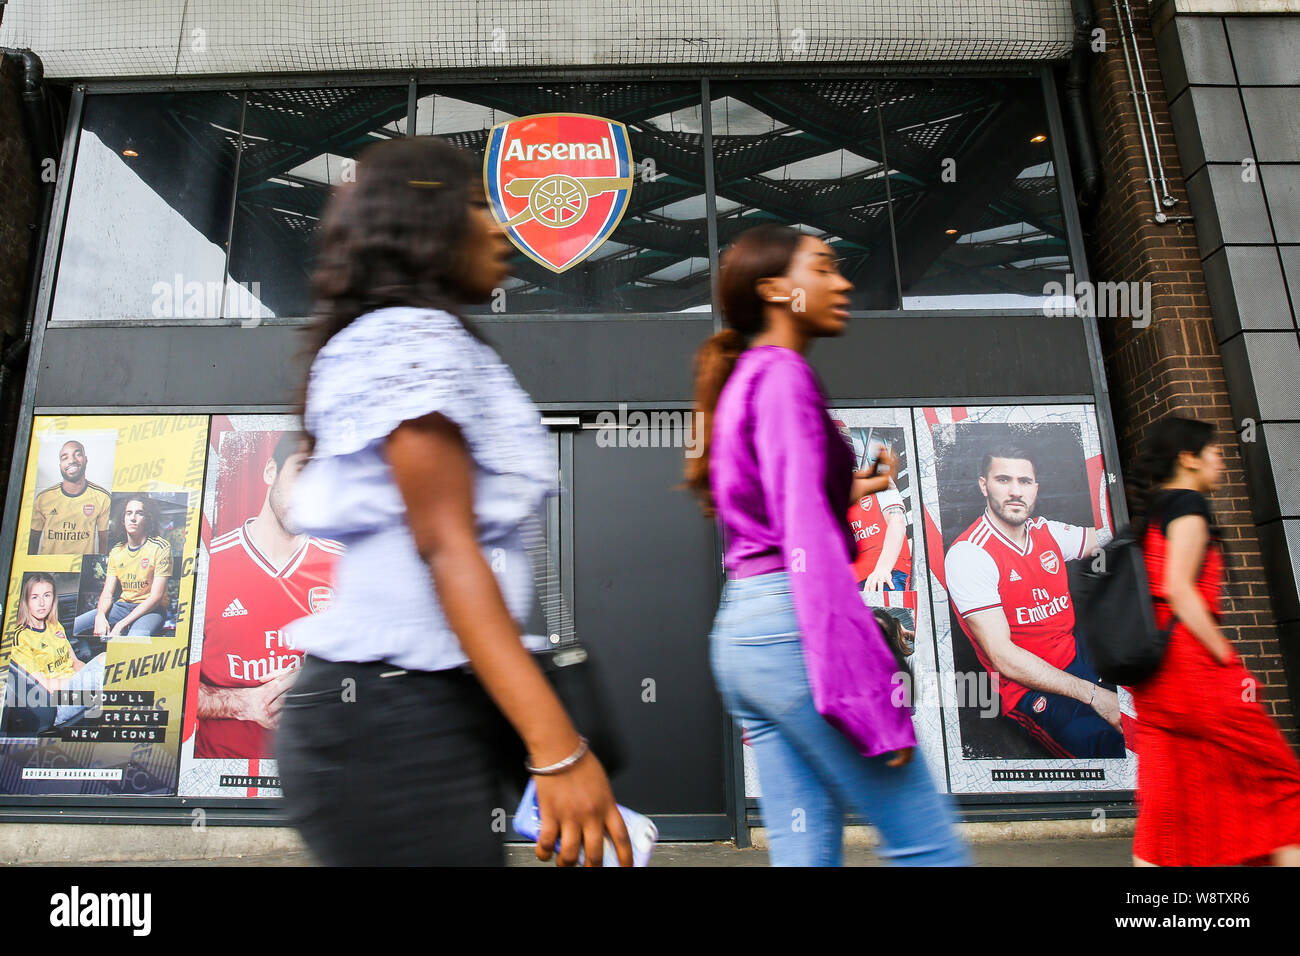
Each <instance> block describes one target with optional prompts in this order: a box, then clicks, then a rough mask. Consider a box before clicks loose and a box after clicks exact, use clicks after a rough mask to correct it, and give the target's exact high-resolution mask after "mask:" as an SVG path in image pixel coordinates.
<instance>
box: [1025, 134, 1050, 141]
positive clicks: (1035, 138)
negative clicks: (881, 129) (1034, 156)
mask: <svg viewBox="0 0 1300 956" xmlns="http://www.w3.org/2000/svg"><path fill="white" fill-rule="evenodd" d="M1029 142H1031V143H1046V142H1047V137H1046V136H1045V135H1044V134H1042V133H1039V134H1038V135H1037V136H1034V137H1031V138H1030V140H1029Z"/></svg>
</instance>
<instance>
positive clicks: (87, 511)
mask: <svg viewBox="0 0 1300 956" xmlns="http://www.w3.org/2000/svg"><path fill="white" fill-rule="evenodd" d="M81 513H82V514H83V515H85V516H86V517H87V518H89V517H90V516H91V515H93V514H94V513H95V506H94V505H82V506H81Z"/></svg>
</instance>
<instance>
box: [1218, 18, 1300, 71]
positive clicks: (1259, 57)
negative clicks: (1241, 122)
mask: <svg viewBox="0 0 1300 956" xmlns="http://www.w3.org/2000/svg"><path fill="white" fill-rule="evenodd" d="M1294 20H1295V18H1294V17H1228V18H1227V19H1226V20H1225V21H1224V23H1225V26H1226V28H1227V31H1228V43H1229V44H1230V45H1231V47H1232V62H1233V63H1234V64H1236V67H1237V81H1238V82H1240V83H1241V85H1242V86H1300V57H1297V56H1296V47H1295V43H1296V24H1295V22H1294ZM1192 82H1193V83H1195V82H1196V81H1195V80H1193V81H1192ZM1223 82H1232V81H1231V80H1226V81H1223Z"/></svg>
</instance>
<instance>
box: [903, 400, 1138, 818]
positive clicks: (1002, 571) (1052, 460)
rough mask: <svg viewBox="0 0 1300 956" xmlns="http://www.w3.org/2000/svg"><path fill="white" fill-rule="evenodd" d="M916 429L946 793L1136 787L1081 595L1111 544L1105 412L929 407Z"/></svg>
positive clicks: (1123, 719)
mask: <svg viewBox="0 0 1300 956" xmlns="http://www.w3.org/2000/svg"><path fill="white" fill-rule="evenodd" d="M915 424H916V435H917V447H918V458H917V464H918V473H919V479H920V488H921V496H922V499H923V502H924V506H925V507H924V514H925V538H926V548H927V551H928V556H929V568H930V574H931V580H932V585H933V586H932V588H931V594H932V595H933V604H934V621H935V640H936V647H937V652H938V664H939V674H940V681H939V689H940V692H941V694H942V696H943V698H944V706H943V734H944V739H945V744H946V748H947V753H948V772H949V785H950V789H951V790H952V792H954V793H1003V792H1017V791H1020V792H1023V791H1078V790H1129V789H1132V788H1133V787H1134V786H1135V774H1136V766H1135V760H1134V758H1133V756H1132V753H1131V752H1130V750H1129V748H1128V747H1127V746H1126V737H1125V734H1126V731H1127V732H1128V733H1129V734H1130V735H1131V733H1132V729H1133V723H1132V720H1133V709H1132V704H1131V699H1130V698H1129V697H1128V694H1127V692H1126V691H1124V690H1123V689H1122V688H1116V687H1115V686H1113V685H1110V684H1106V683H1104V682H1102V681H1101V680H1100V678H1098V676H1097V674H1096V671H1095V669H1094V668H1093V667H1092V664H1091V662H1090V661H1089V660H1088V654H1087V647H1086V642H1085V640H1084V636H1083V635H1082V634H1081V633H1080V630H1079V626H1078V624H1077V622H1076V619H1075V613H1074V600H1073V596H1072V593H1071V583H1070V582H1071V575H1072V574H1075V573H1077V569H1078V567H1079V566H1080V563H1081V562H1084V561H1087V560H1088V559H1090V558H1091V557H1092V556H1093V555H1094V554H1095V553H1096V551H1097V549H1098V547H1099V545H1102V544H1105V543H1106V541H1108V540H1109V539H1110V536H1111V533H1112V528H1111V522H1110V516H1109V499H1108V495H1107V481H1108V478H1107V475H1106V472H1105V468H1104V466H1103V463H1102V458H1101V443H1100V437H1099V433H1098V428H1097V421H1096V416H1095V414H1094V412H1093V410H1092V409H1091V408H1090V407H1085V406H1055V405H1053V406H998V407H988V408H925V409H917V410H916V412H915ZM1130 743H1131V737H1130Z"/></svg>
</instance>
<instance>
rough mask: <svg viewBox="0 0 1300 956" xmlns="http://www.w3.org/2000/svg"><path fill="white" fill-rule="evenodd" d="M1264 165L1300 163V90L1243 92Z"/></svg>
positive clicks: (1266, 88) (1254, 89)
mask: <svg viewBox="0 0 1300 956" xmlns="http://www.w3.org/2000/svg"><path fill="white" fill-rule="evenodd" d="M1241 96H1242V99H1244V100H1245V102H1246V117H1247V119H1249V120H1250V135H1251V138H1252V139H1253V140H1254V142H1255V158H1256V159H1257V160H1258V161H1259V162H1261V163H1294V162H1295V161H1296V160H1297V159H1300V87H1294V86H1258V87H1247V88H1246V89H1243V90H1242V91H1241Z"/></svg>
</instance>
